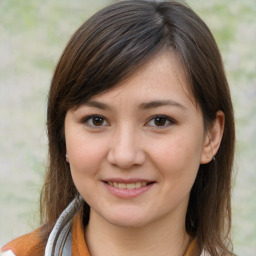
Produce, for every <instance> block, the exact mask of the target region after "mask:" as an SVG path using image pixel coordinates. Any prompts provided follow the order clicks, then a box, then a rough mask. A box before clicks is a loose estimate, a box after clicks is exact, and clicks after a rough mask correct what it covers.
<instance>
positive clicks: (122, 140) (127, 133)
mask: <svg viewBox="0 0 256 256" xmlns="http://www.w3.org/2000/svg"><path fill="white" fill-rule="evenodd" d="M140 141H141V140H140V138H139V134H137V133H136V131H135V130H134V129H131V128H125V127H124V128H121V129H118V130H116V131H115V132H114V134H113V136H112V138H111V142H110V145H109V152H108V155H107V159H108V161H109V163H111V164H112V165H115V166H117V167H119V168H120V169H129V168H131V167H133V166H136V165H137V166H138V165H142V164H143V163H144V162H145V159H146V156H145V152H144V150H143V147H142V145H141V143H140Z"/></svg>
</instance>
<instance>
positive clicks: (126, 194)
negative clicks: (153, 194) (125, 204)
mask: <svg viewBox="0 0 256 256" xmlns="http://www.w3.org/2000/svg"><path fill="white" fill-rule="evenodd" d="M107 182H117V183H124V184H129V183H137V182H146V183H148V184H147V185H146V186H143V187H140V188H134V189H126V188H125V189H123V188H117V187H113V186H111V185H109V184H108V183H107ZM103 184H104V186H105V188H106V189H107V190H108V191H109V192H110V193H111V194H112V195H114V196H116V197H118V198H122V199H130V198H135V197H138V196H140V195H141V194H144V193H146V192H147V191H149V190H151V188H152V187H153V186H154V185H155V184H156V182H154V181H149V180H145V179H119V178H114V179H107V180H104V181H103Z"/></svg>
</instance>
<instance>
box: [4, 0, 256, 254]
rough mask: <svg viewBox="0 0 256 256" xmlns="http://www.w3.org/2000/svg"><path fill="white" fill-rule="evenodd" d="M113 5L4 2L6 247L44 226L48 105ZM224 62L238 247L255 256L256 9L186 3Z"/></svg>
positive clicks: (249, 0)
mask: <svg viewBox="0 0 256 256" xmlns="http://www.w3.org/2000/svg"><path fill="white" fill-rule="evenodd" d="M110 2H111V0H98V1H94V0H0V59H1V61H0V244H2V245H3V244H4V243H6V242H7V241H9V240H11V239H13V238H14V237H17V236H18V235H21V234H24V233H26V232H29V231H31V230H32V229H33V228H35V227H36V226H37V225H38V200H39V191H40V187H41V184H42V179H43V174H44V169H45V166H46V158H47V139H46V129H45V120H46V101H47V91H48V88H49V84H50V81H51V75H52V72H53V70H54V66H55V64H56V63H57V60H58V58H59V56H60V54H61V52H62V50H63V48H64V46H65V44H66V43H67V41H68V39H69V37H70V36H71V34H72V33H73V32H74V31H75V30H76V29H77V28H78V26H79V25H80V24H81V23H82V22H83V21H85V20H86V19H87V18H88V17H89V16H90V15H92V14H93V13H94V12H95V11H97V10H99V9H100V8H101V7H103V6H105V5H106V4H108V3H110ZM187 3H188V4H189V5H190V6H191V7H192V8H193V9H194V10H195V11H196V12H197V13H198V14H199V15H200V16H201V17H202V18H203V20H204V21H205V22H206V23H207V25H208V26H209V27H210V29H211V30H212V32H213V34H214V36H215V38H216V40H217V43H218V44H219V47H220V50H221V52H222V55H223V60H224V64H225V67H226V72H227V76H228V79H229V83H230V87H231V92H232V98H233V102H234V107H235V116H236V124H237V155H236V165H235V173H236V177H235V178H236V179H235V182H234V192H233V212H234V222H233V241H234V249H235V252H236V253H237V254H238V255H243V256H255V255H256V200H255V197H256V186H255V184H256V171H255V170H256V162H255V156H256V147H255V144H256V135H255V134H256V75H255V71H256V1H254V0H243V1H241V0H225V1H222V0H208V1H204V0H187Z"/></svg>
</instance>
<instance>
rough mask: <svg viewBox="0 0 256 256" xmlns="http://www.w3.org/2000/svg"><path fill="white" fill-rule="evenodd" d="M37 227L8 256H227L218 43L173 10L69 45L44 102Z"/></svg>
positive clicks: (229, 127) (226, 157)
mask: <svg viewBox="0 0 256 256" xmlns="http://www.w3.org/2000/svg"><path fill="white" fill-rule="evenodd" d="M47 127H48V137H49V167H48V171H47V174H46V179H45V183H44V187H43V190H42V193H41V223H42V225H41V227H40V228H39V229H37V230H36V231H34V232H32V233H30V234H28V235H25V236H22V237H20V238H18V239H16V240H14V241H12V242H10V243H9V244H7V245H6V246H5V247H4V248H3V250H4V251H5V253H4V255H5V254H6V255H7V253H10V255H16V256H20V255H22V256H23V255H45V256H50V255H64V256H66V255H92V256H97V255H112V256H115V255H124V256H125V255H158V256H161V255H175V256H176V255H177V256H179V255H186V256H188V255H190V256H191V255H212V256H217V255H222V256H224V255H233V254H232V251H231V249H230V248H229V247H230V245H231V241H230V236H229V235H230V226H231V206H230V192H231V177H232V164H233V157H234V140H235V132H234V117H233V110H232V103H231V99H230V92H229V88H228V83H227V80H226V77H225V73H224V70H223V65H222V60H221V56H220V53H219V50H218V48H217V45H216V43H215V41H214V38H213V36H212V34H211V32H210V31H209V29H208V28H207V26H206V25H205V24H204V22H203V21H202V20H201V19H200V18H199V17H198V16H197V15H196V14H195V13H194V12H193V11H192V10H191V9H190V8H188V7H187V6H185V5H182V4H180V3H177V2H173V1H171V2H158V3H156V2H152V1H122V2H119V3H116V4H113V5H111V6H109V7H106V8H105V9H103V10H101V11H99V12H98V13H96V14H95V15H94V16H93V17H91V18H90V19H89V20H88V21H86V22H85V23H84V24H83V25H82V26H81V27H80V28H79V29H78V30H77V31H76V33H75V34H74V35H73V37H72V38H71V40H70V41H69V43H68V45H67V47H66V49H65V50H64V52H63V54H62V56H61V58H60V61H59V63H58V65H57V67H56V70H55V73H54V76H53V79H52V84H51V88H50V92H49V100H48V113H47Z"/></svg>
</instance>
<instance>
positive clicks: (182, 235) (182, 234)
mask: <svg viewBox="0 0 256 256" xmlns="http://www.w3.org/2000/svg"><path fill="white" fill-rule="evenodd" d="M180 219H181V220H177V219H175V220H173V221H170V220H168V223H167V222H166V220H161V221H160V222H159V221H157V223H151V224H150V225H147V226H143V227H138V228H127V227H119V226H115V225H112V224H111V223H109V222H107V221H105V220H104V219H102V218H101V217H100V216H99V215H98V214H97V213H95V212H94V211H91V214H90V221H89V223H88V226H87V228H86V233H85V234H86V242H87V246H88V248H89V251H90V253H91V255H92V256H102V255H104V256H110V255H111V256H120V255H122V256H128V255H129V256H130V255H137V256H144V255H147V256H151V255H152V256H153V255H154V256H155V255H158V256H166V255H173V256H183V255H184V254H185V252H186V249H187V247H188V244H189V240H190V238H189V236H188V234H187V233H186V230H185V225H184V218H180Z"/></svg>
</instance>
